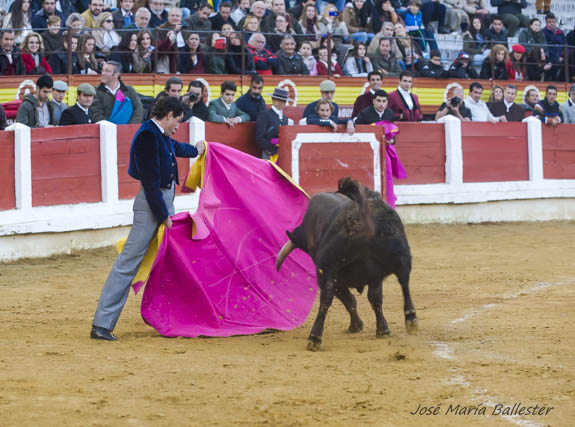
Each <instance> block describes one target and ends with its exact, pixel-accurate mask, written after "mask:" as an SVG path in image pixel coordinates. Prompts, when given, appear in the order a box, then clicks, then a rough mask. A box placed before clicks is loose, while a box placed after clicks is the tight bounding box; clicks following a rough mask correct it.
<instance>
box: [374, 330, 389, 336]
mask: <svg viewBox="0 0 575 427" xmlns="http://www.w3.org/2000/svg"><path fill="white" fill-rule="evenodd" d="M390 335H391V332H390V331H389V329H388V328H385V329H383V330H381V331H376V332H375V337H376V338H385V337H388V336H390Z"/></svg>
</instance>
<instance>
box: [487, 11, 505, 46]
mask: <svg viewBox="0 0 575 427" xmlns="http://www.w3.org/2000/svg"><path fill="white" fill-rule="evenodd" d="M508 36H509V35H508V33H507V30H506V29H505V27H504V26H503V21H502V20H501V18H500V17H499V16H494V17H493V19H492V20H491V26H490V27H489V28H488V29H487V31H486V32H485V38H486V39H487V40H488V41H490V42H492V44H502V45H504V46H507V38H508Z"/></svg>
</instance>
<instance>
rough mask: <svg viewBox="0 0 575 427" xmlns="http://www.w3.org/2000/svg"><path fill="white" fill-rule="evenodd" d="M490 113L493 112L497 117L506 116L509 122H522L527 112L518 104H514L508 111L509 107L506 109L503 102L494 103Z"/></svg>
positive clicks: (490, 107)
mask: <svg viewBox="0 0 575 427" xmlns="http://www.w3.org/2000/svg"><path fill="white" fill-rule="evenodd" d="M489 111H491V114H493V115H494V116H495V117H501V116H505V118H506V119H507V121H509V122H520V121H521V120H523V119H524V118H525V110H524V109H523V108H521V107H520V106H519V105H518V104H513V105H512V106H511V108H510V109H509V111H507V107H505V103H504V102H503V101H497V102H493V103H492V104H491V105H490V106H489Z"/></svg>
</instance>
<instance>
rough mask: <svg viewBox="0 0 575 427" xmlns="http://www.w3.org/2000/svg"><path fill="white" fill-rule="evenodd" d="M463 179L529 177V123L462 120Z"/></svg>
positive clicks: (513, 179) (494, 180)
mask: <svg viewBox="0 0 575 427" xmlns="http://www.w3.org/2000/svg"><path fill="white" fill-rule="evenodd" d="M461 138H462V146H463V147H462V149H463V165H464V167H463V182H496V181H524V180H528V179H529V152H528V149H529V147H528V140H527V124H526V123H498V124H496V125H490V124H489V123H472V122H462V123H461Z"/></svg>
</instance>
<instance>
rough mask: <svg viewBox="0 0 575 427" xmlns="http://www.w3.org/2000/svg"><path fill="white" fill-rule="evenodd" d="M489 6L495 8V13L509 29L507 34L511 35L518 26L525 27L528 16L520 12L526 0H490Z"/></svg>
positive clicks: (524, 6) (525, 5) (525, 4)
mask: <svg viewBox="0 0 575 427" xmlns="http://www.w3.org/2000/svg"><path fill="white" fill-rule="evenodd" d="M491 6H493V7H496V8H497V14H498V15H499V16H500V17H501V19H502V20H503V23H504V24H505V26H506V27H507V31H509V36H510V37H513V36H514V35H515V33H516V32H517V29H518V28H519V27H527V26H528V25H529V18H528V17H527V16H525V15H522V14H521V9H525V8H526V7H527V1H526V0H491Z"/></svg>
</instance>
